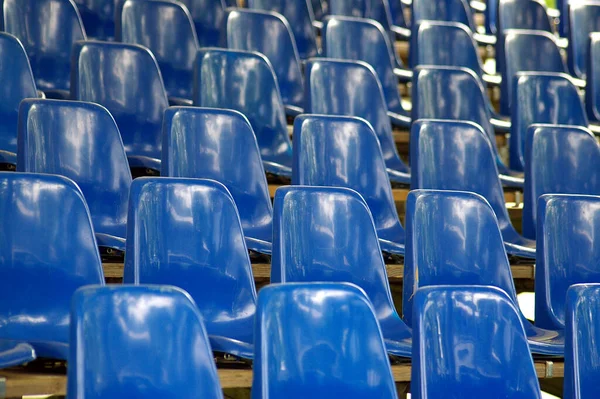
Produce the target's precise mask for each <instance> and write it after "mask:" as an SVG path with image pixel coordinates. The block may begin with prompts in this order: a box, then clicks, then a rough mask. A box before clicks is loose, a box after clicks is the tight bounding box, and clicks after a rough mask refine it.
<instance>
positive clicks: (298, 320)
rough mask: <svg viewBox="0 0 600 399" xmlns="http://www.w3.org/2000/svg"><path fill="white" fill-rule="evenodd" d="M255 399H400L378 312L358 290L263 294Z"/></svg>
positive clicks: (314, 288)
mask: <svg viewBox="0 0 600 399" xmlns="http://www.w3.org/2000/svg"><path fill="white" fill-rule="evenodd" d="M256 337H257V340H256V356H255V362H254V373H253V374H254V375H253V382H252V398H255V399H263V398H283V397H285V398H289V399H296V398H297V399H304V398H310V397H313V398H323V397H327V396H330V395H334V396H336V397H352V398H382V399H396V398H397V395H396V386H395V384H394V378H393V376H392V371H391V368H390V364H389V360H388V358H387V354H386V351H385V345H384V341H383V337H382V336H381V329H380V328H379V325H378V323H377V319H376V318H375V315H374V309H373V306H372V305H371V303H370V302H369V299H368V298H367V297H366V295H365V293H364V291H362V290H361V289H360V288H358V287H356V286H354V285H351V284H332V283H313V284H278V285H273V286H268V287H265V288H263V289H262V290H261V292H260V295H259V299H258V309H257V322H256Z"/></svg>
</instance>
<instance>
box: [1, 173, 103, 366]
mask: <svg viewBox="0 0 600 399" xmlns="http://www.w3.org/2000/svg"><path fill="white" fill-rule="evenodd" d="M0 214H1V215H2V218H0V224H1V228H2V231H3V234H2V239H1V240H0V254H1V255H0V297H1V298H0V301H1V302H2V307H1V308H0V340H15V341H19V342H27V343H29V344H31V345H32V346H33V348H34V349H35V352H36V355H37V356H39V357H50V358H56V359H66V358H67V353H68V346H69V306H70V303H71V296H72V295H73V293H74V292H75V290H77V288H79V287H81V286H83V285H88V284H104V275H103V272H102V263H101V260H100V254H99V253H98V249H97V247H96V239H95V237H94V229H93V228H92V220H91V218H90V214H89V212H88V208H87V205H86V204H85V199H84V198H83V194H82V193H81V191H80V190H79V188H78V187H77V185H76V184H75V183H73V181H71V180H69V179H67V178H64V177H62V176H53V175H42V174H33V173H8V172H3V173H0Z"/></svg>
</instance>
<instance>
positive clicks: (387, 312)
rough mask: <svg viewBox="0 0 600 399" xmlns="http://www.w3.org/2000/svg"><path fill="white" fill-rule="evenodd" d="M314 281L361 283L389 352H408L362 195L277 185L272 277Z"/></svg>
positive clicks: (406, 336) (404, 328)
mask: <svg viewBox="0 0 600 399" xmlns="http://www.w3.org/2000/svg"><path fill="white" fill-rule="evenodd" d="M318 281H326V282H347V283H353V284H357V285H358V286H359V287H361V288H362V289H364V290H365V292H366V294H367V295H368V297H369V299H370V300H371V302H372V303H373V308H374V309H375V314H376V316H377V319H378V321H379V324H380V325H381V330H382V331H383V336H384V338H385V339H386V342H385V343H386V347H387V351H388V353H390V354H392V355H395V356H404V357H410V356H411V331H410V329H409V328H408V327H407V326H406V324H404V322H403V321H402V319H401V318H400V316H399V315H398V312H397V311H396V308H395V306H394V302H393V301H392V295H391V292H390V286H389V281H388V277H387V272H386V268H385V264H384V261H383V257H382V255H381V249H380V247H379V241H378V240H377V232H376V230H375V225H374V223H373V218H372V217H371V212H370V211H369V207H368V205H367V203H366V202H365V200H364V199H363V198H362V197H361V196H360V194H358V193H357V192H356V191H354V190H351V189H348V188H342V187H307V186H288V187H282V188H279V189H278V190H277V191H276V193H275V201H274V217H273V256H272V258H271V283H280V282H281V283H293V282H318ZM257 317H258V316H257ZM257 320H260V317H258V319H257Z"/></svg>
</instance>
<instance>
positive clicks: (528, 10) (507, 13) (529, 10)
mask: <svg viewBox="0 0 600 399" xmlns="http://www.w3.org/2000/svg"><path fill="white" fill-rule="evenodd" d="M561 17H564V18H568V15H564V16H561ZM498 23H499V28H500V32H504V31H506V30H507V29H530V30H538V31H545V32H549V33H551V32H552V23H551V22H550V18H548V13H547V11H546V5H545V4H544V3H543V2H541V1H538V0H500V2H499V5H498Z"/></svg>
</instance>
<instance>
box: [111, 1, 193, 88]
mask: <svg viewBox="0 0 600 399" xmlns="http://www.w3.org/2000/svg"><path fill="white" fill-rule="evenodd" d="M120 28H121V31H120V32H119V37H120V38H121V41H123V42H124V43H133V44H139V45H141V46H144V47H147V48H148V49H149V50H150V51H151V52H152V54H154V56H155V57H156V61H157V62H158V65H159V67H160V71H161V74H162V77H163V81H164V84H165V89H166V90H167V93H168V95H169V96H171V97H179V98H192V86H193V78H192V76H193V74H192V71H193V68H194V60H195V59H196V53H197V52H198V48H199V45H198V40H197V39H196V30H195V29H194V23H193V21H192V17H191V15H190V13H189V11H188V10H187V9H186V7H185V6H184V5H183V4H180V3H177V2H172V1H158V0H154V1H148V0H127V1H126V2H125V4H124V5H123V10H122V11H121V25H120Z"/></svg>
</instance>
